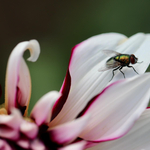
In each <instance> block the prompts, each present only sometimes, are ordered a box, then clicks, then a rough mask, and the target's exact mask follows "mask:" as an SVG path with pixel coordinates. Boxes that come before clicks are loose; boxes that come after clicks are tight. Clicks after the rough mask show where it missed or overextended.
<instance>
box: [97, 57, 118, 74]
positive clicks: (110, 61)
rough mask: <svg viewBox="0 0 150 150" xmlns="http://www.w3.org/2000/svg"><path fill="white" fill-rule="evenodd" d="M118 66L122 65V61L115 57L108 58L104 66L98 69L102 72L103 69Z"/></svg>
mask: <svg viewBox="0 0 150 150" xmlns="http://www.w3.org/2000/svg"><path fill="white" fill-rule="evenodd" d="M118 66H121V63H120V62H118V61H116V60H114V58H110V59H108V60H107V62H106V63H105V64H104V65H103V66H101V68H99V69H98V71H99V72H102V71H106V70H110V69H113V68H116V67H118Z"/></svg>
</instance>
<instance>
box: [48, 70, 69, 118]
mask: <svg viewBox="0 0 150 150" xmlns="http://www.w3.org/2000/svg"><path fill="white" fill-rule="evenodd" d="M70 86H71V77H70V73H69V71H67V73H66V77H65V80H64V83H63V85H62V88H61V90H60V92H61V93H62V96H61V97H60V98H59V99H58V100H57V101H56V103H55V104H54V106H53V110H52V118H51V120H53V119H54V118H55V117H56V116H57V115H58V113H59V112H60V110H61V109H62V107H63V105H64V104H65V102H66V100H67V97H68V94H69V90H70Z"/></svg>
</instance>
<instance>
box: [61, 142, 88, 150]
mask: <svg viewBox="0 0 150 150" xmlns="http://www.w3.org/2000/svg"><path fill="white" fill-rule="evenodd" d="M85 145H86V142H85V141H80V142H77V143H73V144H70V145H68V146H65V147H62V148H59V149H58V150H84V148H85Z"/></svg>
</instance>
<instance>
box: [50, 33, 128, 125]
mask: <svg viewBox="0 0 150 150" xmlns="http://www.w3.org/2000/svg"><path fill="white" fill-rule="evenodd" d="M126 39H127V38H126V37H125V36H124V35H121V34H117V33H108V34H101V35H97V36H94V37H91V38H89V39H87V40H85V41H83V42H81V43H80V44H78V45H76V46H75V47H74V48H73V50H72V54H71V58H70V62H69V68H68V69H69V74H70V76H71V87H70V88H69V90H70V91H69V92H68V90H66V93H67V96H66V95H65V94H64V93H63V94H64V95H65V98H67V101H66V103H65V104H64V103H63V104H64V105H63V104H61V101H60V102H58V103H57V105H59V104H61V105H62V106H63V107H61V108H62V109H59V111H60V110H61V112H60V113H59V114H58V115H57V117H56V118H54V120H53V121H52V124H53V126H55V125H57V124H61V123H64V122H67V121H69V120H72V119H74V118H75V117H76V116H77V115H78V113H79V112H80V111H81V110H82V109H83V108H84V107H85V106H86V104H87V102H88V101H89V100H90V99H91V98H92V97H93V96H95V95H96V94H98V93H99V92H100V91H101V90H102V89H103V88H104V87H105V86H106V85H107V83H108V81H109V80H110V79H109V76H110V74H109V75H107V74H106V73H104V74H100V73H99V72H98V68H99V63H100V62H101V61H102V60H104V58H106V57H107V56H104V54H103V53H102V52H101V50H103V49H115V48H116V47H117V46H118V45H120V44H121V43H122V42H123V41H124V40H126ZM67 75H68V72H67ZM68 78H69V76H68ZM65 79H66V78H65ZM69 83H70V82H69ZM64 88H68V87H67V86H65V84H63V86H62V88H61V91H65V89H64ZM68 93H69V95H68ZM62 96H63V95H62ZM57 113H58V112H57Z"/></svg>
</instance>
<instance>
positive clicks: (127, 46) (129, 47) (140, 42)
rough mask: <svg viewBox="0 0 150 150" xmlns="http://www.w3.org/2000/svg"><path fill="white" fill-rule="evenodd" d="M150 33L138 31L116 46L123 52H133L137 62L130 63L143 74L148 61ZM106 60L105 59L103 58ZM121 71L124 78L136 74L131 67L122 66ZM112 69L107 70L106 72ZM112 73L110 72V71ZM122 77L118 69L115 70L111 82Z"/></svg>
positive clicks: (149, 55)
mask: <svg viewBox="0 0 150 150" xmlns="http://www.w3.org/2000/svg"><path fill="white" fill-rule="evenodd" d="M149 47H150V34H147V35H146V34H143V33H138V34H135V35H133V36H132V37H130V38H129V39H128V40H127V41H126V42H124V43H123V44H122V45H120V46H119V47H118V48H117V51H118V52H120V53H123V54H134V55H135V56H136V57H137V58H138V62H142V61H143V63H137V64H134V65H133V64H131V66H133V67H134V68H135V70H136V71H137V72H138V73H139V74H143V73H144V72H145V71H146V69H147V68H148V66H149V62H150V51H149ZM105 61H106V60H105ZM122 71H123V72H124V74H125V77H126V78H130V77H133V76H135V75H137V74H136V73H135V72H134V70H133V69H132V68H128V67H124V68H123V69H122ZM110 72H112V70H110V71H107V73H110ZM111 74H112V73H111ZM119 79H123V75H122V74H121V73H120V71H119V70H118V71H115V76H114V78H113V80H112V81H111V82H114V81H117V80H119Z"/></svg>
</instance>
